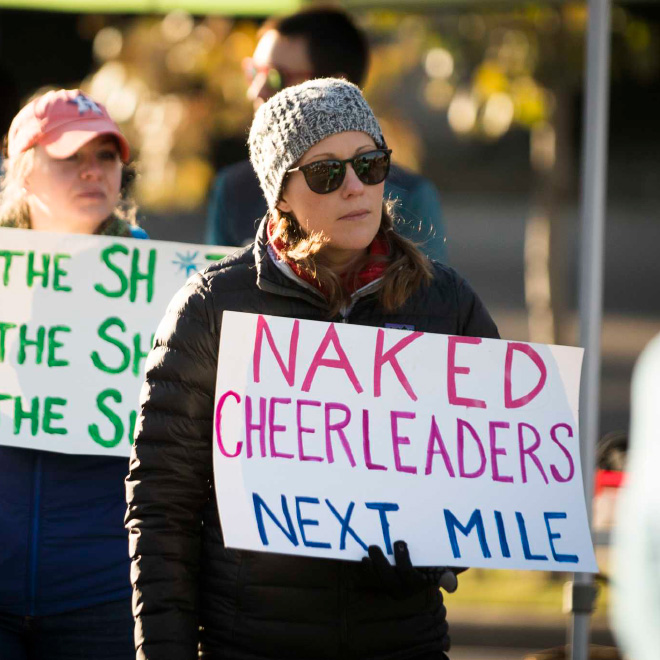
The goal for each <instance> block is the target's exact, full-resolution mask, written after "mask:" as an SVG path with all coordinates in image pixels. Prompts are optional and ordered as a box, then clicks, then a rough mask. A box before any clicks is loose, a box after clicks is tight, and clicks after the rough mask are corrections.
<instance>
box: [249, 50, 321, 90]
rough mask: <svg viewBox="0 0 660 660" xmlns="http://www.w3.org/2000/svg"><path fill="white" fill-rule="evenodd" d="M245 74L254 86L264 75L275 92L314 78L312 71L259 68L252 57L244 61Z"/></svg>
mask: <svg viewBox="0 0 660 660" xmlns="http://www.w3.org/2000/svg"><path fill="white" fill-rule="evenodd" d="M243 73H244V74H245V78H246V79H247V82H248V84H252V81H253V80H254V79H255V78H256V77H257V76H258V75H259V74H262V75H264V76H265V80H266V84H267V85H268V87H269V88H270V89H271V90H272V91H273V92H279V91H280V90H282V89H284V88H285V87H288V86H289V85H292V84H294V83H295V82H302V81H304V80H307V79H308V78H313V77H314V74H313V72H312V71H287V70H286V69H282V68H275V67H269V66H257V65H256V64H255V63H254V60H253V59H252V58H251V57H246V58H245V59H244V60H243Z"/></svg>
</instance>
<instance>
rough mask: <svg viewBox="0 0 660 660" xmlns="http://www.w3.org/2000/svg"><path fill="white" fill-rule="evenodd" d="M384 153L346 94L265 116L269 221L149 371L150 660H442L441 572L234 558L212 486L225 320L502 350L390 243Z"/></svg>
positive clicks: (139, 522)
mask: <svg viewBox="0 0 660 660" xmlns="http://www.w3.org/2000/svg"><path fill="white" fill-rule="evenodd" d="M390 153H391V152H390V150H389V149H388V148H387V144H386V142H385V139H384V137H383V135H382V133H381V130H380V126H379V125H378V122H377V120H376V118H375V117H374V115H373V113H372V111H371V109H370V108H369V106H368V105H367V103H366V101H365V100H364V98H363V97H362V94H361V93H360V91H359V89H358V88H357V87H356V86H354V85H352V84H350V83H348V82H345V81H343V80H338V79H321V80H313V81H308V82H306V83H303V84H301V85H297V86H294V87H289V88H287V89H285V90H283V91H281V92H279V93H278V94H276V95H275V96H274V97H272V98H271V99H270V100H269V101H267V102H266V103H264V104H263V105H262V106H261V108H260V109H259V110H258V111H257V113H256V116H255V119H254V122H253V125H252V129H251V131H250V157H251V161H252V164H253V166H254V168H255V170H256V172H257V175H258V176H259V180H260V182H261V186H262V189H263V192H264V195H265V197H266V199H267V201H268V206H269V212H268V214H267V215H266V216H265V217H264V219H263V221H262V223H261V226H260V228H259V231H258V234H257V236H256V240H255V243H254V245H253V246H252V247H250V248H246V249H244V250H241V251H239V252H237V253H236V254H235V255H233V256H231V257H229V258H227V259H225V260H223V261H222V262H220V263H218V264H216V265H214V266H212V267H210V268H209V269H208V270H207V271H206V272H205V273H203V274H198V275H196V276H194V277H193V278H191V279H190V280H189V282H188V284H187V285H186V287H185V288H184V289H183V290H182V291H181V292H180V293H179V294H178V295H177V296H176V297H175V299H174V300H173V302H172V304H171V305H170V308H169V310H168V312H167V315H166V317H165V319H164V320H163V322H162V323H161V325H160V329H159V332H158V333H157V337H156V343H155V347H154V349H153V350H152V352H151V354H150V357H149V358H148V361H147V383H146V385H145V387H144V389H143V400H142V413H141V416H140V418H139V420H138V426H137V431H136V443H135V446H134V450H133V452H134V453H133V456H132V459H131V471H130V475H129V477H128V480H127V497H128V503H129V510H128V514H127V526H128V529H129V534H130V552H131V556H132V557H133V571H132V579H133V583H134V586H135V600H134V612H135V615H136V617H137V628H136V643H137V645H138V657H140V658H168V659H170V660H175V659H178V658H182V659H183V658H194V657H196V655H197V650H198V647H199V648H200V650H201V654H202V657H205V658H218V659H219V658H233V659H243V658H245V659H246V660H247V659H248V658H249V659H251V660H257V659H258V660H267V659H275V658H287V659H292V658H300V659H302V658H305V659H310V658H347V657H352V658H372V659H383V660H385V659H389V658H391V659H394V658H397V659H404V658H406V659H414V660H424V659H427V658H428V659H431V658H438V659H441V658H444V657H445V655H444V651H446V650H447V648H448V646H449V638H448V636H447V623H446V610H445V608H444V605H443V603H442V597H441V594H440V591H439V589H438V584H439V581H438V576H437V573H439V571H433V570H419V569H415V568H413V566H412V564H411V558H410V556H409V554H408V550H407V547H406V544H405V543H403V542H400V541H399V542H395V543H394V544H393V548H392V551H393V555H394V559H395V565H394V566H391V565H390V563H389V561H388V560H387V559H386V558H385V555H384V554H383V552H382V550H381V549H380V548H378V547H375V546H372V547H370V548H369V550H368V556H365V559H364V561H363V562H362V563H360V562H347V561H339V560H330V559H316V558H309V557H289V556H286V555H277V554H268V553H264V552H248V551H239V550H232V549H228V548H226V547H225V545H224V541H223V535H222V530H221V527H220V522H219V517H218V510H217V505H216V501H215V494H214V489H213V486H212V484H213V472H212V465H213V462H212V443H213V423H214V391H215V383H216V371H217V368H218V359H217V352H218V344H219V338H220V328H221V324H222V320H223V312H224V311H229V310H232V311H245V312H251V313H256V314H269V315H276V316H286V317H290V318H299V319H312V320H319V321H335V322H345V323H354V324H361V325H368V326H377V327H384V326H389V327H399V328H406V329H414V330H419V331H423V332H435V333H443V334H455V335H472V336H478V337H494V338H496V337H497V336H498V334H497V328H496V327H495V324H494V323H493V321H492V320H491V318H490V316H489V315H488V312H487V311H486V309H485V308H484V306H483V304H482V303H481V301H480V300H479V298H478V297H477V296H476V295H475V293H474V292H473V291H472V289H471V288H470V286H469V285H468V284H467V283H466V282H465V280H463V279H462V278H461V277H460V276H459V275H458V274H457V273H455V272H454V271H453V270H451V269H450V268H447V267H445V266H442V265H440V264H439V263H435V262H430V261H428V260H427V259H426V258H425V257H424V256H423V255H422V253H421V252H420V251H419V250H418V249H417V248H416V246H415V245H414V244H412V243H411V242H409V241H408V240H406V239H404V238H402V237H401V236H399V235H398V234H397V233H396V231H395V230H394V227H393V223H394V221H393V216H392V213H391V211H390V210H389V207H388V206H387V205H385V204H384V201H383V186H384V183H383V182H384V180H385V178H386V177H387V174H388V171H389V163H390ZM285 359H286V358H285ZM219 366H220V369H222V365H219ZM284 435H285V434H284V433H282V436H284ZM302 522H306V523H309V524H313V523H310V522H309V521H304V520H303V521H302ZM246 524H249V521H246Z"/></svg>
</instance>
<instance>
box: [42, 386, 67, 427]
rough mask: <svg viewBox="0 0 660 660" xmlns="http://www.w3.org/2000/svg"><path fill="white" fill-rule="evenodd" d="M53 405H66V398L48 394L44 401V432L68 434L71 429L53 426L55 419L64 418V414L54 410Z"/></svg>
mask: <svg viewBox="0 0 660 660" xmlns="http://www.w3.org/2000/svg"><path fill="white" fill-rule="evenodd" d="M53 406H66V399H60V398H58V397H52V396H47V397H46V400H45V401H44V421H43V424H42V428H43V430H44V433H50V434H51V435H66V434H67V433H68V432H69V431H68V430H67V429H65V428H62V427H53V426H52V423H53V421H56V420H59V419H64V415H63V414H62V413H59V412H55V411H54V410H53Z"/></svg>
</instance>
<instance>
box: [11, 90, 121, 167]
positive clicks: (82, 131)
mask: <svg viewBox="0 0 660 660" xmlns="http://www.w3.org/2000/svg"><path fill="white" fill-rule="evenodd" d="M99 135H112V136H113V137H115V138H116V139H117V142H118V144H119V152H120V156H121V159H122V161H123V162H124V163H127V162H128V159H129V158H130V155H131V150H130V147H129V146H128V141H127V140H126V138H125V137H124V136H123V135H122V133H121V131H120V130H119V127H118V126H117V124H115V122H114V121H112V119H110V115H109V114H108V111H107V110H106V109H105V108H104V107H103V106H102V105H101V104H100V103H96V101H93V100H92V99H91V98H90V97H89V96H87V95H86V94H83V93H82V92H81V91H80V90H79V89H58V90H54V91H52V92H46V94H43V95H42V96H39V97H37V98H36V99H33V100H32V101H30V102H29V103H28V104H27V105H26V106H25V107H24V108H22V109H21V110H20V112H19V113H18V114H17V115H16V117H14V121H13V122H12V123H11V126H10V127H9V136H8V143H7V151H8V154H9V157H10V158H12V157H14V156H17V155H18V154H20V153H23V152H24V151H27V150H28V149H29V148H30V147H33V146H34V145H35V144H40V145H41V146H42V147H43V148H44V149H45V150H46V153H47V154H48V155H49V156H52V157H53V158H68V157H69V156H72V155H73V154H75V153H76V151H78V149H80V147H82V146H83V145H85V144H87V143H88V142H89V141H90V140H93V139H94V138H95V137H98V136H99Z"/></svg>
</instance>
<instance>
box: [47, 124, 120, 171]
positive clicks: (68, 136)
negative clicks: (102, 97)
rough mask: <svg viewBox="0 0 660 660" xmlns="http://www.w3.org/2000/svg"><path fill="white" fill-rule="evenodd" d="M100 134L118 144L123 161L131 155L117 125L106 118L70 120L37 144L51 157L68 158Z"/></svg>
mask: <svg viewBox="0 0 660 660" xmlns="http://www.w3.org/2000/svg"><path fill="white" fill-rule="evenodd" d="M100 135H110V136H112V137H114V138H116V140H117V143H118V144H119V155H120V157H121V159H122V161H123V162H124V163H127V162H128V161H129V159H130V156H131V149H130V147H129V146H128V140H126V138H125V137H124V136H123V135H122V134H121V133H120V132H119V131H118V130H117V127H116V126H115V125H114V124H113V123H112V122H110V121H108V120H107V119H103V118H99V119H98V120H89V119H87V120H85V121H81V122H70V123H69V124H66V125H65V126H61V127H59V128H57V129H55V130H53V131H50V132H48V133H47V134H46V135H44V136H43V137H42V138H41V140H39V144H40V145H41V146H42V147H43V148H44V149H45V150H46V153H47V154H48V155H49V156H52V157H53V158H68V157H69V156H73V154H75V153H76V151H78V149H80V148H81V147H83V146H84V145H86V144H87V143H88V142H90V141H91V140H93V139H94V138H97V137H99V136H100Z"/></svg>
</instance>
